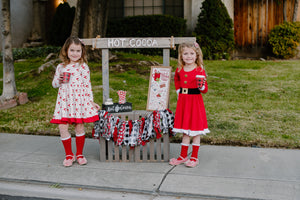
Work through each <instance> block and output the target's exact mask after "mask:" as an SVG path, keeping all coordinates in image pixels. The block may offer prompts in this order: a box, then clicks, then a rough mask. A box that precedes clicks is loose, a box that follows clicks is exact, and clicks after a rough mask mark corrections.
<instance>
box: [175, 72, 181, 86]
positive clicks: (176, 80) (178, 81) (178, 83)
mask: <svg viewBox="0 0 300 200" xmlns="http://www.w3.org/2000/svg"><path fill="white" fill-rule="evenodd" d="M174 83H175V89H176V90H178V89H180V76H179V72H178V69H176V71H175V76H174Z"/></svg>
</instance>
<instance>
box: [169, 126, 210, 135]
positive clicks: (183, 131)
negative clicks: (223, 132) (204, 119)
mask: <svg viewBox="0 0 300 200" xmlns="http://www.w3.org/2000/svg"><path fill="white" fill-rule="evenodd" d="M173 132H174V133H184V134H186V135H189V136H196V135H206V134H207V133H210V131H209V130H208V128H207V129H204V130H203V131H191V130H186V129H178V128H173Z"/></svg>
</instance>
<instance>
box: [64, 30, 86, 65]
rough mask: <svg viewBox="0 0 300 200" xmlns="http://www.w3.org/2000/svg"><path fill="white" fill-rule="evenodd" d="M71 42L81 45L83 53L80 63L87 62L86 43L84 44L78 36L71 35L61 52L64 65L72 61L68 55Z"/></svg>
mask: <svg viewBox="0 0 300 200" xmlns="http://www.w3.org/2000/svg"><path fill="white" fill-rule="evenodd" d="M71 44H76V45H81V50H82V54H81V58H80V59H79V64H82V63H87V58H86V50H85V45H84V44H83V42H81V40H80V39H79V38H78V37H73V36H71V37H69V38H68V39H67V40H66V41H65V44H64V45H63V47H62V48H61V50H60V54H59V58H60V60H61V61H62V62H63V63H64V66H66V65H68V64H69V63H70V59H69V57H68V49H69V47H70V45H71Z"/></svg>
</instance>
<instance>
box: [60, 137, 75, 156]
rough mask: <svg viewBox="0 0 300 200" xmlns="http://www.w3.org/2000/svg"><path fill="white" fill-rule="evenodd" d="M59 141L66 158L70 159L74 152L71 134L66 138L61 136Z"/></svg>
mask: <svg viewBox="0 0 300 200" xmlns="http://www.w3.org/2000/svg"><path fill="white" fill-rule="evenodd" d="M61 142H62V143H63V145H64V148H65V153H66V159H67V160H68V159H72V158H73V156H74V154H73V152H72V139H71V136H70V137H67V138H61Z"/></svg>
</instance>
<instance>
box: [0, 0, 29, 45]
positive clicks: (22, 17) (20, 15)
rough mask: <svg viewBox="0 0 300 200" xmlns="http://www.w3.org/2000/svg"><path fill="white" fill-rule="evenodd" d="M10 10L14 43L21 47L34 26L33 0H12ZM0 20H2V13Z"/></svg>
mask: <svg viewBox="0 0 300 200" xmlns="http://www.w3.org/2000/svg"><path fill="white" fill-rule="evenodd" d="M1 8H2V5H1V4H0V9H1ZM10 12H11V33H12V45H13V47H21V46H22V44H23V43H24V42H26V40H27V38H28V37H29V35H30V32H31V28H32V0H22V1H20V0H11V3H10ZM0 20H1V21H2V17H1V15H0ZM0 38H1V35H0Z"/></svg>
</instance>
